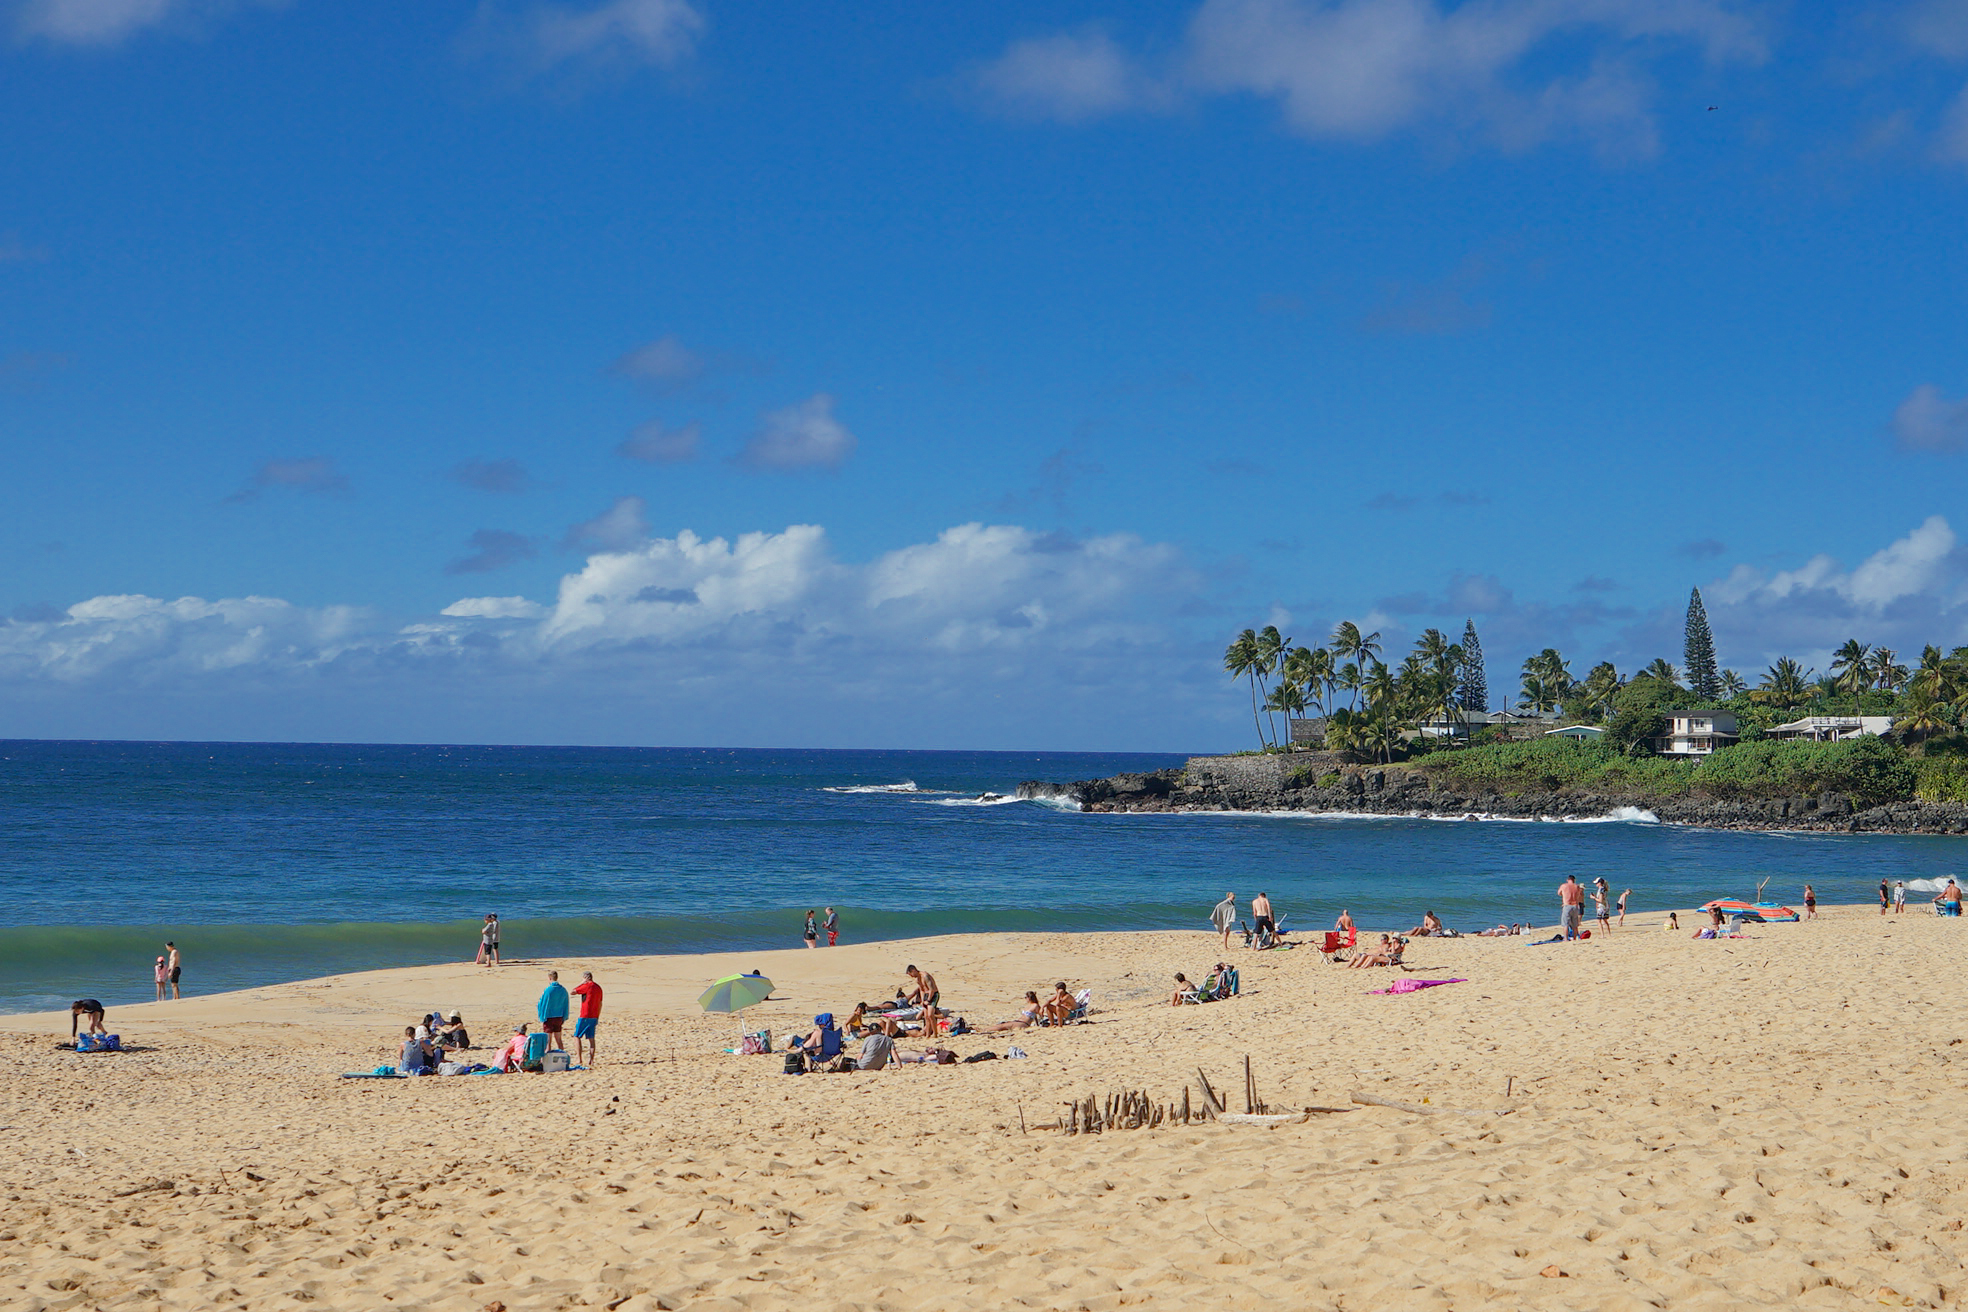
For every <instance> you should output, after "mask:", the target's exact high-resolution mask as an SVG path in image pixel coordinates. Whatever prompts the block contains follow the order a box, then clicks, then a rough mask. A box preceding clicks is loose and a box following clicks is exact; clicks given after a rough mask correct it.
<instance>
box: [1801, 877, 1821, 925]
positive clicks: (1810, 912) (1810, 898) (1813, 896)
mask: <svg viewBox="0 0 1968 1312" xmlns="http://www.w3.org/2000/svg"><path fill="white" fill-rule="evenodd" d="M1817 918H1818V890H1816V889H1815V888H1812V887H1811V886H1810V885H1809V884H1806V885H1804V919H1806V920H1816V919H1817Z"/></svg>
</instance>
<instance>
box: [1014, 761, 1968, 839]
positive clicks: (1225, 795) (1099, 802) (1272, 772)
mask: <svg viewBox="0 0 1968 1312" xmlns="http://www.w3.org/2000/svg"><path fill="white" fill-rule="evenodd" d="M1018 795H1019V796H1020V797H1024V798H1032V799H1056V800H1060V801H1070V802H1073V803H1075V804H1076V805H1078V806H1079V808H1080V809H1081V810H1084V811H1307V812H1325V813H1337V814H1352V815H1386V816H1410V815H1422V816H1436V817H1443V818H1459V817H1468V818H1472V819H1473V818H1481V817H1495V818H1501V819H1522V820H1540V819H1549V820H1560V819H1578V820H1586V819H1597V818H1601V817H1608V816H1617V815H1618V814H1619V813H1620V812H1621V811H1622V810H1623V809H1626V808H1631V809H1632V810H1634V811H1646V812H1649V813H1651V814H1652V815H1653V816H1654V817H1655V818H1657V819H1659V820H1660V821H1662V822H1663V823H1666V824H1681V825H1699V826H1702V827H1705V828H1710V829H1796V830H1815V831H1820V832H1826V833H1888V834H1968V805H1962V804H1959V803H1953V802H1923V801H1919V800H1916V799H1913V798H1908V799H1905V800H1897V801H1889V802H1885V803H1882V804H1876V805H1869V804H1866V803H1865V802H1862V801H1859V800H1857V799H1855V798H1854V797H1853V796H1852V795H1850V794H1848V793H1842V792H1824V793H1817V794H1809V795H1799V796H1782V797H1746V796H1738V797H1709V796H1701V795H1687V796H1676V797H1657V796H1648V795H1646V794H1644V793H1638V792H1633V793H1628V792H1600V791H1575V790H1571V789H1564V788H1558V789H1546V788H1539V787H1535V786H1531V787H1523V788H1519V787H1517V786H1516V785H1514V784H1512V785H1507V786H1504V787H1501V788H1492V787H1488V786H1474V785H1470V784H1467V783H1463V782H1460V781H1456V780H1452V779H1445V778H1443V777H1442V776H1441V775H1440V774H1439V773H1437V772H1434V771H1430V770H1428V769H1426V768H1425V767H1421V766H1414V765H1386V766H1382V765H1365V766H1362V765H1355V764H1346V763H1342V761H1341V760H1340V758H1339V757H1338V756H1336V755H1333V754H1331V753H1327V752H1299V753H1293V754H1290V755H1261V756H1260V755H1253V756H1197V757H1191V758H1190V760H1189V762H1188V764H1187V765H1185V766H1184V767H1183V768H1182V769H1179V770H1157V771H1154V772H1152V773H1148V774H1117V775H1114V776H1112V777H1111V778H1107V779H1083V780H1080V781H1078V782H1074V783H1049V782H1044V781H1039V780H1034V781H1031V782H1028V783H1022V784H1020V785H1019V786H1018Z"/></svg>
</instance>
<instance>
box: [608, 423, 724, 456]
mask: <svg viewBox="0 0 1968 1312" xmlns="http://www.w3.org/2000/svg"><path fill="white" fill-rule="evenodd" d="M703 439H704V431H703V429H702V427H701V426H699V425H697V424H685V425H684V426H683V427H682V428H666V427H665V426H664V425H663V424H662V423H661V422H659V421H657V420H654V419H652V420H650V421H649V422H648V423H646V424H638V425H636V429H635V431H634V432H633V433H630V434H629V435H628V437H627V438H625V439H624V440H623V442H622V444H621V445H620V446H618V447H616V448H615V454H616V455H618V456H626V457H627V458H628V459H630V460H641V461H645V462H647V463H649V464H654V465H668V464H675V463H677V462H678V461H682V460H695V459H696V458H697V452H698V450H699V448H700V447H701V446H702V445H703Z"/></svg>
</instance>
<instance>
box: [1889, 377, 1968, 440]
mask: <svg viewBox="0 0 1968 1312" xmlns="http://www.w3.org/2000/svg"><path fill="white" fill-rule="evenodd" d="M1893 435H1894V436H1895V437H1896V438H1898V439H1899V443H1900V448H1901V449H1902V450H1905V451H1959V450H1961V448H1962V447H1963V446H1968V397H1964V398H1962V399H1961V400H1959V401H1950V400H1949V399H1948V398H1947V397H1945V396H1943V395H1942V394H1941V389H1940V388H1938V387H1935V386H1934V385H1933V384H1932V383H1922V384H1921V385H1920V386H1919V387H1916V388H1914V389H1913V391H1912V392H1911V393H1910V394H1908V396H1907V399H1906V400H1904V401H1902V402H1900V404H1899V408H1898V409H1896V410H1894V411H1893Z"/></svg>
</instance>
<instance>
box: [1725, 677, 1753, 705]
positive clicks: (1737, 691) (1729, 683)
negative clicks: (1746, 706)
mask: <svg viewBox="0 0 1968 1312" xmlns="http://www.w3.org/2000/svg"><path fill="white" fill-rule="evenodd" d="M1748 691H1749V685H1748V684H1747V683H1745V682H1743V676H1742V675H1740V674H1737V673H1736V672H1735V671H1734V670H1724V671H1722V700H1724V701H1729V700H1731V699H1732V698H1736V697H1740V696H1742V695H1743V694H1744V693H1745V692H1748Z"/></svg>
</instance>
